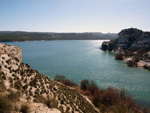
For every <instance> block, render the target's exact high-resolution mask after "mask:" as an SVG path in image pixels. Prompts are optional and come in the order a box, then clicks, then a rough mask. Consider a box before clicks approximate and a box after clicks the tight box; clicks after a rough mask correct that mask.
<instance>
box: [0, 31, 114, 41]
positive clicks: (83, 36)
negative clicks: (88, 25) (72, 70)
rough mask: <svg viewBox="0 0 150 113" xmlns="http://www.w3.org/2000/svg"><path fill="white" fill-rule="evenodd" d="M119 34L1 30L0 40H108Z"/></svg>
mask: <svg viewBox="0 0 150 113" xmlns="http://www.w3.org/2000/svg"><path fill="white" fill-rule="evenodd" d="M115 38H117V34H115V33H106V34H102V33H100V32H85V33H52V32H22V31H0V42H9V41H34V40H106V39H109V40H111V39H115Z"/></svg>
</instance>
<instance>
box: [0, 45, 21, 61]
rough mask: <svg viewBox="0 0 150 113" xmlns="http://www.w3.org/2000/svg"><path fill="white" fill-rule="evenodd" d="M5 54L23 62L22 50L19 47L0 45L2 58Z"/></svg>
mask: <svg viewBox="0 0 150 113" xmlns="http://www.w3.org/2000/svg"><path fill="white" fill-rule="evenodd" d="M3 54H5V55H8V56H10V57H12V58H16V59H17V60H18V62H19V63H21V62H22V48H20V47H18V46H13V45H6V44H2V43H0V56H1V55H3Z"/></svg>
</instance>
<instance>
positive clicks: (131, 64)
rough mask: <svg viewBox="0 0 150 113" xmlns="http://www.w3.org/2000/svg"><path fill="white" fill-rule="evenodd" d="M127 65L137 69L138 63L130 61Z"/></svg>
mask: <svg viewBox="0 0 150 113" xmlns="http://www.w3.org/2000/svg"><path fill="white" fill-rule="evenodd" d="M127 65H128V66H129V67H137V62H136V61H135V60H134V59H133V60H129V61H127Z"/></svg>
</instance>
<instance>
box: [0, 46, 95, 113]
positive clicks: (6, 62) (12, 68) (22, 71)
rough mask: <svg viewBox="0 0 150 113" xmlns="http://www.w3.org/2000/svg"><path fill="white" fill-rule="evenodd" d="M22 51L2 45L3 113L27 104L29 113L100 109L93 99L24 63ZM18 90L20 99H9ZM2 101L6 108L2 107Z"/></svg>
mask: <svg viewBox="0 0 150 113" xmlns="http://www.w3.org/2000/svg"><path fill="white" fill-rule="evenodd" d="M21 50H22V49H21V48H20V47H17V46H10V45H5V44H0V52H1V53H0V99H4V103H2V102H1V103H0V112H6V111H7V112H17V113H18V112H22V110H27V107H23V106H24V105H26V106H28V107H29V108H30V109H28V112H29V113H35V112H36V113H60V112H70V113H71V112H81V113H83V112H88V111H89V112H90V113H97V112H98V111H96V110H95V108H94V107H93V104H91V103H90V102H89V101H90V100H88V99H87V98H85V97H84V96H83V95H81V94H80V93H79V92H78V91H77V90H75V89H74V88H70V87H67V86H64V85H63V84H60V83H58V82H56V81H53V80H51V79H50V78H48V77H46V76H44V75H42V74H40V73H39V72H38V71H36V70H33V69H32V68H30V66H29V65H27V64H24V63H22V62H21V61H22V56H21ZM18 92H19V95H20V96H19V98H17V100H16V99H14V98H13V99H9V98H10V97H16V95H18ZM14 93H15V94H14ZM12 94H14V95H15V96H12ZM9 95H11V96H9ZM6 97H7V98H6ZM17 97H18V96H17ZM6 100H8V102H7V101H6ZM14 100H16V101H15V102H14ZM1 104H3V105H4V106H5V107H2V108H1V106H2V105H1ZM8 110H9V111H8Z"/></svg>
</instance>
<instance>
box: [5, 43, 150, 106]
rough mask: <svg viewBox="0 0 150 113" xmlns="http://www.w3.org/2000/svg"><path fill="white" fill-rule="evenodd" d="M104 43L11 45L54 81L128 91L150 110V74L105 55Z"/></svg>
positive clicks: (107, 54) (25, 60)
mask: <svg viewBox="0 0 150 113" xmlns="http://www.w3.org/2000/svg"><path fill="white" fill-rule="evenodd" d="M102 42H103V40H63V41H32V42H8V43H7V44H10V45H17V46H20V47H21V48H22V55H23V62H24V63H27V64H29V65H30V66H31V67H32V68H33V69H36V70H38V71H39V72H40V73H42V74H44V75H46V76H48V77H50V78H52V79H53V78H54V76H55V75H56V74H61V75H65V76H66V77H67V78H69V79H73V80H74V81H75V82H76V83H78V84H79V83H80V81H81V80H83V79H89V80H94V81H95V82H96V83H97V85H98V86H99V88H107V87H109V86H112V87H115V88H118V89H121V88H125V89H126V90H127V91H128V92H129V93H130V94H131V95H132V96H133V98H134V99H135V101H137V102H138V103H139V104H141V105H143V106H146V107H150V72H149V71H147V70H144V69H141V68H131V67H128V66H127V65H126V63H124V62H123V61H117V60H115V59H114V55H115V54H114V53H111V52H104V51H101V50H100V49H99V48H100V46H101V44H102Z"/></svg>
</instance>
